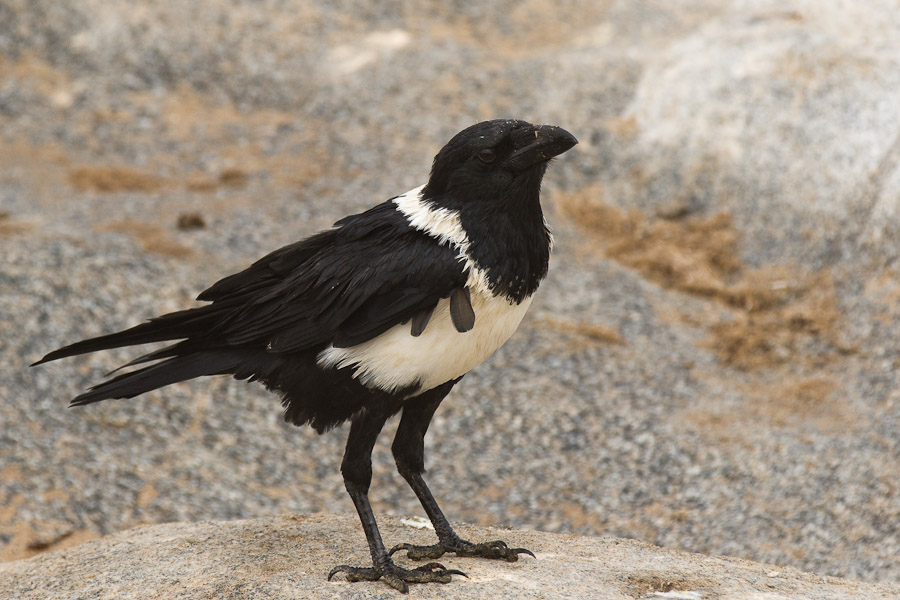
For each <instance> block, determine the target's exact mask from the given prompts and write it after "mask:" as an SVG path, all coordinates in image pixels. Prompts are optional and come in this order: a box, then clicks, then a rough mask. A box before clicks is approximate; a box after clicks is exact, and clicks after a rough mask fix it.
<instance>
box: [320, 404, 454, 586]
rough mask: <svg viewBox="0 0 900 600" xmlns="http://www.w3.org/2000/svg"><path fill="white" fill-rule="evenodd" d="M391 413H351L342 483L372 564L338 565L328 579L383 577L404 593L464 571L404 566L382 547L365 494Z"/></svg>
mask: <svg viewBox="0 0 900 600" xmlns="http://www.w3.org/2000/svg"><path fill="white" fill-rule="evenodd" d="M390 414H391V413H390V412H388V411H385V412H375V411H366V410H364V411H362V412H361V413H360V414H358V415H357V416H356V417H354V418H353V420H352V422H351V425H350V435H349V437H348V438H347V448H346V450H345V452H344V460H343V461H342V462H341V473H342V474H343V476H344V486H345V487H346V488H347V493H348V494H350V498H351V499H352V500H353V504H354V506H356V512H357V513H359V520H360V521H361V522H362V527H363V531H364V532H365V534H366V540H367V541H368V543H369V551H370V552H371V554H372V566H371V567H351V566H348V565H338V566H336V567H335V568H334V569H332V570H331V572H330V573H329V574H328V579H329V580H330V579H331V578H332V577H334V575H335V574H337V573H344V576H345V577H346V578H347V580H348V581H376V580H378V579H384V581H385V582H386V583H388V585H390V586H391V587H393V588H395V589H397V590H399V591H400V592H403V593H404V594H405V593H407V592H408V591H409V586H408V585H407V584H408V583H431V582H435V583H449V582H450V576H451V575H452V574H454V573H455V574H458V575H464V573H462V572H461V571H457V570H455V569H447V568H445V567H444V566H443V565H441V564H439V563H429V564H427V565H424V566H421V567H418V568H416V569H403V568H400V567H398V566H397V565H395V564H394V562H393V561H392V560H391V558H390V556H389V555H388V553H387V552H386V551H385V549H384V542H383V541H382V539H381V533H380V532H379V531H378V524H377V523H376V522H375V515H374V514H373V513H372V505H371V504H370V503H369V496H368V494H369V485H370V483H371V482H372V447H373V446H374V445H375V439H376V438H377V437H378V434H379V433H380V432H381V428H382V427H383V426H384V422H385V421H386V420H387V418H388V416H390Z"/></svg>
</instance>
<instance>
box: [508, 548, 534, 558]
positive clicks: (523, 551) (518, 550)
mask: <svg viewBox="0 0 900 600" xmlns="http://www.w3.org/2000/svg"><path fill="white" fill-rule="evenodd" d="M512 551H513V552H515V553H516V554H527V555H528V556H530V557H531V558H535V559H536V558H537V556H535V555H534V552H532V551H531V550H529V549H528V548H513V549H512Z"/></svg>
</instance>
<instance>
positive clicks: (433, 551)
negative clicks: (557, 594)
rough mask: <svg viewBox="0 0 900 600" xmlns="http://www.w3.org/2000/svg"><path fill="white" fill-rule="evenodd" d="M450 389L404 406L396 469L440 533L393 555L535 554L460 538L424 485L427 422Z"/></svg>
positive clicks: (511, 559) (509, 556) (499, 543)
mask: <svg viewBox="0 0 900 600" xmlns="http://www.w3.org/2000/svg"><path fill="white" fill-rule="evenodd" d="M441 387H443V386H441ZM451 387H452V386H451ZM440 390H441V388H436V389H435V390H434V392H439V391H440ZM449 391H450V389H449V387H448V388H447V389H446V390H444V391H443V393H439V394H429V396H428V397H420V398H418V399H417V400H418V401H417V402H415V403H409V404H407V405H406V406H405V407H404V408H403V416H402V417H401V419H400V425H399V427H398V428H397V435H396V437H395V438H394V443H393V445H392V446H391V450H392V451H393V453H394V460H395V461H396V462H397V470H398V471H399V472H400V475H402V476H403V478H404V479H405V480H406V481H407V483H409V486H410V487H411V488H412V489H413V491H414V492H415V493H416V496H418V498H419V502H421V503H422V508H424V509H425V513H426V514H427V515H428V518H429V519H431V523H432V525H434V531H435V533H436V534H437V536H438V543H437V544H434V545H431V546H414V545H412V544H398V545H396V546H394V547H393V548H392V549H391V551H390V554H394V552H397V551H398V550H406V554H407V556H408V557H409V558H411V559H413V560H422V559H426V558H430V559H434V558H439V557H441V556H443V555H444V553H446V552H453V553H455V554H456V555H457V556H479V557H482V558H494V559H501V560H506V561H508V562H515V561H517V560H519V554H528V555H530V556H534V554H533V553H532V552H531V551H530V550H527V549H525V548H510V547H509V546H508V545H507V544H506V542H502V541H500V540H497V541H493V542H482V543H478V544H473V543H472V542H468V541H466V540H464V539H462V538H460V537H459V536H458V535H457V534H456V532H455V531H454V530H453V527H451V526H450V523H449V522H448V521H447V517H445V516H444V513H443V511H441V509H440V507H439V506H438V504H437V502H436V501H435V499H434V496H433V495H432V494H431V490H429V489H428V486H427V485H426V484H425V480H424V479H423V478H422V473H424V472H425V432H426V431H427V430H428V424H429V423H430V422H431V418H432V416H434V411H435V410H437V407H438V405H439V404H440V403H441V400H443V399H444V396H446V395H447V392H449ZM423 396H424V395H423Z"/></svg>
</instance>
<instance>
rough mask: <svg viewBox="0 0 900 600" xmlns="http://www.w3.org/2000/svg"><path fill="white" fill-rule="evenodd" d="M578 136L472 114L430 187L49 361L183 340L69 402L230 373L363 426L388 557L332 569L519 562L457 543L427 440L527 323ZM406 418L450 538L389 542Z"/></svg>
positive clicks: (306, 410) (310, 412)
mask: <svg viewBox="0 0 900 600" xmlns="http://www.w3.org/2000/svg"><path fill="white" fill-rule="evenodd" d="M575 143H576V141H575V138H574V137H572V135H571V134H569V133H568V132H566V131H565V130H562V129H560V128H558V127H552V126H533V125H531V124H529V123H525V122H523V121H503V120H501V121H487V122H484V123H479V124H477V125H474V126H472V127H470V128H468V129H466V130H463V131H462V132H460V133H459V134H457V135H456V136H455V137H454V138H453V139H452V140H450V142H448V144H447V145H446V146H445V147H444V148H443V149H442V150H441V152H440V153H439V154H438V155H437V156H436V157H435V160H434V164H433V167H432V172H431V176H430V178H429V180H428V183H427V184H426V185H425V186H424V187H423V188H420V189H417V190H413V191H411V192H408V193H407V194H404V195H402V196H398V197H395V198H392V199H391V200H388V201H387V202H384V203H382V204H379V205H377V206H375V207H373V208H371V209H369V210H367V211H365V212H363V213H361V214H358V215H353V216H349V217H346V218H344V219H341V220H340V221H338V222H337V223H335V226H334V227H333V228H332V229H330V230H327V231H323V232H321V233H318V234H316V235H313V236H311V237H309V238H307V239H305V240H302V241H300V242H297V243H294V244H291V245H289V246H285V247H284V248H281V249H279V250H276V251H274V252H272V253H271V254H269V255H267V256H265V257H263V258H261V259H260V260H258V261H256V262H255V263H253V264H252V265H250V266H249V267H248V268H247V269H245V270H243V271H241V272H239V273H236V274H234V275H231V276H228V277H226V278H224V279H222V280H220V281H219V282H217V283H215V284H214V285H212V286H211V287H209V288H208V289H207V290H205V291H204V292H202V293H201V294H200V295H199V296H198V299H199V300H201V301H206V302H209V304H206V305H204V306H201V307H198V308H192V309H188V310H183V311H179V312H175V313H171V314H167V315H163V316H161V317H157V318H155V319H152V320H150V321H148V322H146V323H142V324H140V325H137V326H135V327H132V328H130V329H127V330H124V331H121V332H118V333H113V334H110V335H105V336H101V337H97V338H93V339H89V340H84V341H81V342H77V343H74V344H71V345H69V346H65V347H63V348H60V349H59V350H56V351H54V352H51V353H49V354H47V355H46V356H45V357H44V358H42V359H41V360H40V361H38V362H37V363H35V364H41V363H44V362H47V361H51V360H56V359H59V358H64V357H68V356H74V355H77V354H84V353H88V352H95V351H98V350H105V349H109V348H117V347H122V346H132V345H138V344H146V343H154V342H173V343H171V344H170V345H168V346H165V347H163V348H160V349H157V350H155V351H153V352H150V353H148V354H145V355H142V356H139V357H137V358H136V359H134V360H133V361H131V362H130V363H128V364H127V365H125V366H124V367H133V366H137V365H147V366H141V367H140V368H137V369H135V370H131V371H127V372H124V373H121V374H119V375H117V376H115V377H114V378H112V379H110V380H108V381H105V382H102V383H100V384H98V385H96V386H94V387H92V388H91V389H90V390H88V391H86V392H84V393H82V394H80V395H78V396H77V397H75V399H74V400H72V403H71V405H73V406H78V405H84V404H90V403H92V402H97V401H100V400H105V399H109V398H132V397H134V396H138V395H140V394H143V393H145V392H148V391H150V390H153V389H157V388H159V387H163V386H166V385H169V384H172V383H176V382H179V381H184V380H187V379H192V378H195V377H200V376H205V375H221V374H229V375H232V376H233V377H235V378H236V379H241V380H249V381H259V382H261V383H262V384H263V385H265V386H266V388H268V389H269V390H271V391H274V392H277V393H278V394H279V395H280V396H281V398H282V403H283V405H284V408H285V418H286V419H287V420H288V421H289V422H291V423H294V424H296V425H304V424H309V425H311V426H312V427H314V428H315V429H316V430H317V431H319V432H320V433H321V432H323V431H325V430H327V429H329V428H331V427H334V426H336V425H339V424H340V423H343V422H345V421H347V420H349V421H351V427H350V435H349V438H348V441H347V450H346V453H345V456H344V461H343V463H342V465H341V471H342V473H343V475H344V480H345V484H346V487H347V491H348V493H349V494H350V496H351V498H352V499H353V502H354V504H355V505H356V508H357V511H358V512H359V515H360V519H361V521H362V525H363V528H364V530H365V532H366V537H367V540H368V542H369V547H370V551H371V554H372V559H373V563H374V565H373V567H370V568H358V567H347V566H341V567H338V568H337V569H336V570H335V571H333V572H332V575H333V574H334V573H336V572H338V571H342V572H344V573H345V574H346V576H347V578H348V579H351V580H360V579H367V580H372V579H378V578H384V579H385V580H386V581H387V582H388V583H390V584H391V585H392V586H394V587H396V588H397V589H400V590H403V591H405V590H406V589H407V585H406V584H407V582H426V581H438V582H447V581H449V579H450V575H451V574H452V573H454V572H456V571H452V570H447V569H445V568H444V567H442V566H440V565H437V566H435V565H436V564H432V565H427V566H426V567H422V568H419V569H412V570H407V569H402V568H400V567H398V566H396V565H395V564H394V563H393V562H392V560H391V559H390V554H392V553H393V552H394V551H396V550H398V549H401V548H402V549H405V550H407V553H408V555H409V556H410V557H411V558H431V557H437V556H440V555H441V554H443V553H444V552H455V553H457V554H459V555H469V556H486V557H490V558H502V559H506V560H516V559H517V558H518V555H519V554H520V553H522V552H527V551H526V550H524V549H521V548H519V549H516V548H508V547H506V545H505V544H503V543H502V542H493V543H489V544H471V543H469V542H466V541H464V540H461V539H460V538H459V537H458V536H456V534H455V532H453V529H452V528H451V527H450V525H449V523H448V522H447V520H446V518H445V517H444V516H443V514H442V513H441V511H440V509H439V508H438V507H437V504H436V503H435V501H434V498H433V497H432V495H431V493H430V492H429V491H428V488H427V486H425V483H424V481H423V480H422V477H421V473H422V472H423V471H424V459H423V455H424V442H423V440H424V435H425V431H426V430H427V427H428V423H429V422H430V420H431V417H432V415H433V414H434V411H435V410H436V409H437V406H438V405H439V404H440V402H441V400H442V399H443V398H444V397H445V396H446V395H447V393H449V391H450V389H451V388H452V387H453V385H454V384H455V383H456V382H458V381H459V379H461V378H462V376H463V375H464V374H465V372H466V371H468V370H469V369H470V368H472V367H473V366H474V365H475V364H477V363H478V362H480V361H481V360H483V359H484V358H485V357H486V356H488V355H489V354H490V353H491V352H493V350H494V349H496V347H498V346H499V345H500V344H502V343H503V342H504V341H505V339H506V338H507V337H509V335H511V334H512V331H514V329H515V327H516V326H517V325H518V322H519V320H520V319H521V317H522V315H523V314H524V311H525V310H526V309H527V307H528V304H529V303H530V298H531V296H532V294H533V293H534V292H535V290H536V289H537V287H538V285H539V284H540V281H541V280H542V279H543V278H544V276H545V275H546V273H547V265H548V261H549V254H550V234H549V231H548V230H547V227H546V224H545V222H544V218H543V213H542V212H541V208H540V200H539V195H540V184H541V179H542V177H543V174H544V171H545V169H546V166H547V164H548V161H549V160H550V158H552V157H553V156H556V155H558V154H561V153H562V152H565V151H566V150H568V149H569V148H571V147H572V146H573V145H574V144H575ZM475 297H477V301H476V299H475ZM148 363H151V364H148ZM124 367H123V368H124ZM400 411H402V417H401V422H400V426H399V428H398V434H397V437H396V439H395V441H394V445H393V447H392V448H393V452H394V456H395V457H396V460H397V466H398V469H399V471H400V473H401V474H402V475H403V477H404V478H405V479H406V480H407V481H408V482H409V484H410V486H411V487H412V489H413V490H414V491H415V493H416V494H417V496H418V497H419V499H420V500H421V502H422V505H423V507H424V509H425V511H426V513H427V514H428V516H429V517H430V518H431V520H432V522H433V523H434V525H435V531H436V532H437V534H438V538H439V543H438V544H437V545H435V546H431V547H425V548H422V547H413V546H409V545H400V546H397V547H395V548H394V550H392V551H391V553H387V552H386V551H385V548H384V545H383V543H382V541H381V537H380V534H379V533H378V529H377V525H376V524H375V519H374V516H373V515H372V512H371V507H370V506H369V502H368V496H367V494H368V487H369V482H370V480H371V450H372V445H373V444H374V442H375V439H376V437H377V435H378V433H379V432H380V430H381V427H382V425H383V424H384V422H385V421H386V420H387V419H388V418H389V417H390V416H391V415H394V414H396V413H398V412H400ZM329 577H330V576H329Z"/></svg>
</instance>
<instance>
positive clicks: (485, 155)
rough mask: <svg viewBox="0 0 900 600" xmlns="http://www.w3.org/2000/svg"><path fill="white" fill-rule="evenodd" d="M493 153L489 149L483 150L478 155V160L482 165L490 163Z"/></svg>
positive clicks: (492, 159) (492, 160)
mask: <svg viewBox="0 0 900 600" xmlns="http://www.w3.org/2000/svg"><path fill="white" fill-rule="evenodd" d="M494 156H495V155H494V151H493V150H491V149H490V148H485V149H484V150H481V151H480V152H479V153H478V160H480V161H481V162H483V163H492V162H494Z"/></svg>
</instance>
